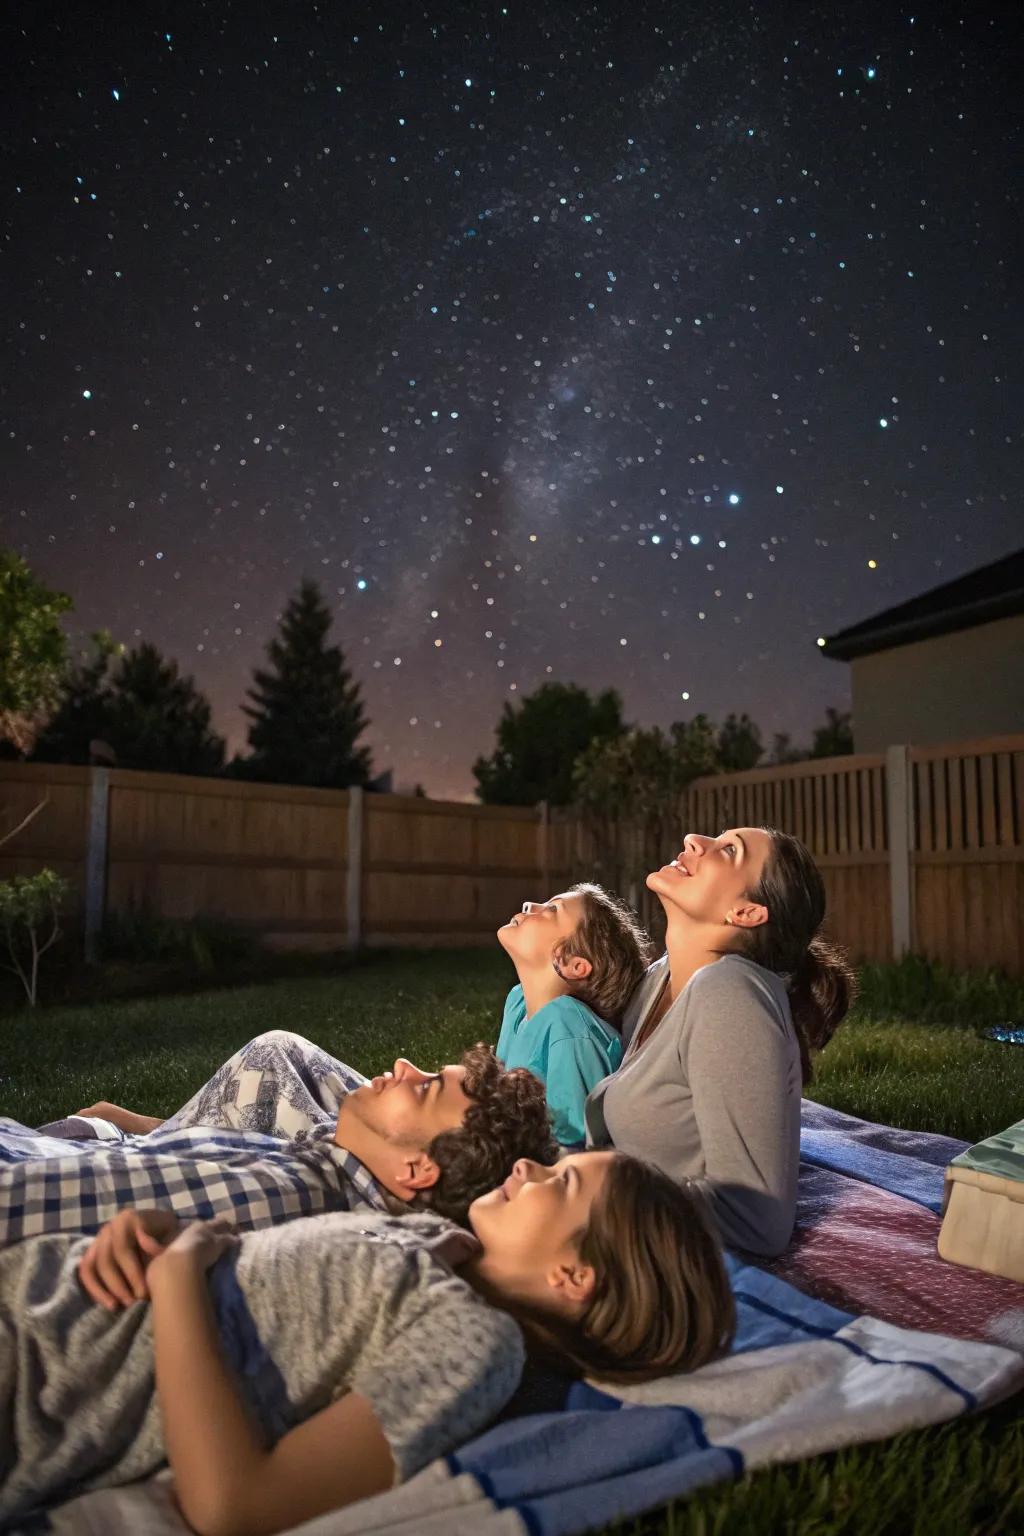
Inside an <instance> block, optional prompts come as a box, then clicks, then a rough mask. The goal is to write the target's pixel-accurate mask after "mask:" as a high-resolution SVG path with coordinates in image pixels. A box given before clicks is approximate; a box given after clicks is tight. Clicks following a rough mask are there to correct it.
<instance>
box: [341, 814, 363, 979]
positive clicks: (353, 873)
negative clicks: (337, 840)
mask: <svg viewBox="0 0 1024 1536" xmlns="http://www.w3.org/2000/svg"><path fill="white" fill-rule="evenodd" d="M363 795H364V791H363V790H362V789H360V788H359V786H358V785H353V786H352V787H351V789H350V790H349V792H348V871H347V874H346V877H345V911H346V913H347V916H348V947H349V949H358V948H359V947H360V945H361V944H362V942H363Z"/></svg>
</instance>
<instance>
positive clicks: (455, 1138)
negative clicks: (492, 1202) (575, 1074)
mask: <svg viewBox="0 0 1024 1536" xmlns="http://www.w3.org/2000/svg"><path fill="white" fill-rule="evenodd" d="M462 1065H463V1066H464V1067H465V1069H466V1076H465V1080H464V1082H463V1084H462V1086H463V1089H464V1091H465V1093H466V1095H467V1096H468V1098H469V1099H470V1105H469V1108H468V1109H467V1110H466V1114H465V1117H464V1119H463V1122H462V1124H461V1126H459V1127H458V1129H457V1130H454V1131H442V1132H441V1134H440V1135H439V1136H435V1137H434V1139H433V1141H432V1142H431V1143H430V1145H429V1146H428V1147H427V1154H428V1156H429V1157H431V1158H432V1159H433V1161H434V1162H435V1163H436V1164H437V1166H438V1167H439V1168H440V1170H441V1176H440V1178H439V1179H438V1181H437V1183H436V1184H434V1185H433V1186H432V1188H430V1189H424V1190H421V1191H420V1192H419V1193H418V1194H417V1196H416V1198H415V1200H414V1201H413V1204H414V1205H416V1206H419V1207H421V1208H423V1207H425V1208H426V1209H428V1210H431V1211H436V1212H437V1214H438V1215H439V1216H447V1217H449V1218H450V1219H451V1220H452V1221H457V1222H459V1223H460V1225H462V1226H466V1225H467V1222H468V1213H469V1207H470V1206H471V1205H472V1203H473V1201H474V1200H475V1199H476V1198H477V1196H478V1195H484V1194H486V1193H487V1191H488V1190H489V1189H495V1188H497V1186H498V1185H499V1184H500V1183H501V1182H502V1181H503V1180H504V1179H506V1178H507V1177H508V1175H509V1173H510V1172H511V1169H512V1165H513V1163H514V1162H515V1161H516V1159H517V1158H519V1157H529V1158H532V1159H533V1160H534V1162H538V1163H549V1164H550V1163H554V1162H556V1161H557V1159H558V1153H559V1147H558V1143H557V1142H556V1141H555V1139H554V1136H553V1135H552V1134H551V1116H550V1114H549V1113H548V1106H547V1099H546V1098H545V1094H544V1084H543V1083H542V1082H541V1080H540V1078H539V1077H534V1075H533V1073H532V1072H527V1070H526V1068H525V1067H515V1068H514V1069H513V1070H511V1071H509V1070H508V1069H507V1068H505V1067H503V1066H502V1064H501V1062H500V1061H499V1060H498V1058H497V1056H495V1054H494V1051H493V1050H492V1048H491V1047H490V1046H489V1045H483V1044H479V1045H474V1046H472V1047H471V1048H470V1049H469V1050H468V1051H465V1052H464V1053H463V1057H462Z"/></svg>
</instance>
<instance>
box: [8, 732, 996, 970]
mask: <svg viewBox="0 0 1024 1536" xmlns="http://www.w3.org/2000/svg"><path fill="white" fill-rule="evenodd" d="M44 797H45V798H46V799H47V804H46V807H45V809H44V810H43V812H42V813H41V814H40V815H39V816H38V817H36V819H35V820H34V821H33V822H32V823H31V825H30V826H28V827H27V828H26V829H25V830H24V831H23V832H22V833H20V834H19V835H18V837H17V838H15V839H13V840H12V841H10V842H9V843H7V844H6V846H5V847H3V848H0V878H4V877H6V876H9V875H11V874H16V873H26V874H28V873H32V872H34V871H35V870H38V869H39V868H40V867H41V866H42V865H44V864H45V865H49V866H50V867H51V868H54V869H56V870H57V871H58V872H59V873H61V874H63V875H65V876H66V877H67V878H68V879H69V880H70V882H71V884H72V888H73V890H74V893H75V902H76V905H77V908H78V914H79V916H80V918H81V920H82V925H83V928H84V931H85V935H86V939H87V943H89V944H92V943H94V942H95V939H96V936H97V934H98V932H99V929H100V927H101V925H102V923H103V920H104V917H105V915H106V914H107V913H111V912H117V911H123V910H124V909H126V908H129V907H131V906H133V905H134V906H140V907H145V908H148V909H149V910H151V911H152V912H153V913H155V914H157V915H159V916H164V917H170V918H182V919H187V918H191V917H195V916H199V915H203V916H213V917H219V918H223V919H225V920H227V921H229V922H231V923H234V924H238V925H239V926H242V927H245V928H248V929H251V930H252V931H254V932H257V933H259V934H260V935H262V936H263V937H264V938H265V939H267V940H268V941H269V942H272V943H275V944H278V945H292V946H295V947H303V948H310V947H323V948H338V947H355V946H357V945H360V944H368V945H374V944H378V945H379V944H395V945H398V944H410V943H413V944H415V943H428V944H473V943H488V942H491V940H492V939H493V935H494V930H495V928H497V927H498V925H499V924H500V923H501V922H503V921H505V919H506V918H507V917H508V916H509V914H510V913H511V912H513V911H515V910H516V909H517V908H518V907H519V906H520V904H521V903H522V901H523V900H524V899H525V898H527V897H531V898H533V897H544V896H546V895H549V894H551V893H552V891H554V890H557V889H558V888H559V887H564V886H565V885H566V884H568V883H569V882H570V881H571V880H573V879H580V878H596V879H599V880H602V881H603V882H604V883H605V884H607V885H608V886H610V887H611V888H612V889H614V890H618V891H619V892H620V893H621V894H622V895H624V896H625V897H626V898H627V899H628V900H629V901H630V902H631V903H632V904H633V905H634V906H636V907H637V908H638V909H639V911H640V913H641V917H642V918H643V920H644V922H645V924H646V925H647V926H648V927H649V928H650V930H651V931H652V932H653V933H654V935H655V937H656V938H657V937H659V936H660V934H661V932H662V931H663V928H662V925H661V912H660V908H659V906H658V903H657V901H656V900H655V899H654V898H653V897H652V896H651V894H650V892H648V891H647V890H646V888H645V886H644V876H645V875H646V873H647V872H648V871H649V870H650V869H652V868H654V867H656V866H657V865H659V864H661V863H664V862H665V861H666V860H667V859H669V858H671V857H673V855H674V854H675V853H676V852H677V851H678V849H679V846H680V841H681V838H682V835H683V832H684V831H685V830H687V829H688V828H689V829H692V830H695V831H702V832H711V833H716V832H719V831H721V829H722V828H723V827H727V826H748V825H763V824H767V825H770V826H776V827H780V828H782V830H784V831H787V832H792V833H794V834H795V835H796V836H797V837H799V838H801V839H802V841H804V842H805V843H806V844H807V846H808V847H809V848H810V850H811V852H812V853H813V854H814V857H815V859H816V860H817V862H818V864H819V865H820V867H821V869H822V873H823V875H824V878H825V884H826V889H827V893H828V906H829V912H828V919H827V925H828V927H829V929H830V931H831V932H832V933H834V934H835V936H836V937H837V938H839V939H841V940H842V941H843V942H844V943H846V944H847V945H848V946H849V947H850V949H851V951H852V952H853V955H854V957H855V958H856V959H858V960H880V961H884V960H890V959H892V958H893V957H894V956H897V955H899V954H902V953H904V952H906V951H908V950H910V951H915V952H917V953H920V954H924V955H927V956H931V957H933V958H935V959H939V960H943V961H945V962H947V963H948V964H950V965H953V966H957V967H970V966H990V965H992V966H999V967H1001V968H1003V969H1005V970H1008V971H1010V972H1012V973H1015V974H1017V975H1021V974H1024V932H1022V921H1021V913H1022V911H1024V735H1019V736H1004V737H997V738H990V739H988V740H985V741H971V742H955V743H951V744H949V745H946V746H939V747H922V748H918V747H909V748H908V747H903V746H896V747H890V749H889V751H888V752H887V753H885V754H884V755H881V754H877V755H863V756H854V757H840V758H828V759H822V760H820V761H815V762H807V763H795V764H792V765H791V766H789V767H777V768H756V769H753V770H751V771H750V772H748V773H734V774H726V775H721V776H718V777H714V778H705V779H698V780H696V781H695V782H694V783H693V784H692V785H691V786H690V788H689V790H688V792H687V793H686V795H685V796H684V797H683V802H682V805H681V806H680V807H679V808H678V810H679V814H678V816H673V815H672V814H671V808H668V814H667V815H666V817H665V819H664V820H663V821H662V822H661V824H660V825H658V826H656V827H652V826H646V827H639V826H637V825H635V824H633V823H631V822H629V821H628V820H622V821H619V822H616V823H612V824H610V825H607V826H603V827H600V828H595V827H594V826H592V825H587V824H585V823H584V822H583V821H581V820H580V819H579V818H577V817H575V816H574V815H572V814H569V813H554V814H552V815H550V816H549V815H548V814H547V811H546V809H545V808H543V807H542V808H540V809H538V810H524V809H518V808H515V807H504V806H479V805H462V804H453V803H449V802H445V801H437V800H424V799H420V798H414V797H407V796H402V795H373V794H367V793H364V792H363V791H361V790H351V791H336V790H320V789H299V788H291V787H288V786H282V785H272V784H244V783H240V782H238V781H235V780H231V779H193V778H185V777H181V776H178V775H170V774H155V773H132V772H128V771H125V770H120V769H111V770H108V769H104V768H64V767H51V766H49V765H44V764H39V765H37V764H10V763H4V764H0V836H2V835H3V833H4V831H5V830H6V829H8V828H10V827H12V826H14V825H15V824H16V823H17V822H18V821H19V820H20V819H21V818H22V817H23V816H24V815H25V814H26V813H27V812H28V811H30V810H31V808H32V807H33V806H34V805H36V804H37V803H38V802H39V801H40V800H41V799H43V798H44Z"/></svg>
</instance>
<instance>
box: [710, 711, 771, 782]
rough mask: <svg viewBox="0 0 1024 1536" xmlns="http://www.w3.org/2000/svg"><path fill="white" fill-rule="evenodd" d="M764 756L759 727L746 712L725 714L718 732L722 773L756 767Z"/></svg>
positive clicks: (739, 771)
mask: <svg viewBox="0 0 1024 1536" xmlns="http://www.w3.org/2000/svg"><path fill="white" fill-rule="evenodd" d="M763 756H764V747H763V746H762V745H761V731H760V728H759V727H758V726H757V725H756V724H755V723H754V721H753V720H751V718H750V716H749V715H747V714H743V715H738V716H737V715H727V716H726V717H725V724H724V725H723V726H722V728H721V730H720V731H719V733H718V762H719V767H720V769H721V771H722V773H742V772H743V771H744V770H745V769H747V768H756V767H757V765H758V762H759V761H760V759H761V758H762V757H763Z"/></svg>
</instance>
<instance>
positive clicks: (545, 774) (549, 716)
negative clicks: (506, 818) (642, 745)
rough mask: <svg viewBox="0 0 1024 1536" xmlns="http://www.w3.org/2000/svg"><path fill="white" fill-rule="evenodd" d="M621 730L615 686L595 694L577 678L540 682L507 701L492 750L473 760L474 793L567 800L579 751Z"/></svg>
mask: <svg viewBox="0 0 1024 1536" xmlns="http://www.w3.org/2000/svg"><path fill="white" fill-rule="evenodd" d="M624 731H625V725H624V724H623V720H622V700H621V699H620V697H619V695H618V694H617V693H616V692H615V691H614V689H611V688H609V689H607V690H606V691H605V692H604V693H601V694H598V696H597V697H596V698H593V697H592V696H591V695H590V693H589V692H588V691H587V689H586V688H579V687H577V686H576V684H575V683H542V684H541V686H540V687H539V688H538V689H537V691H536V692H535V693H531V694H527V695H526V696H525V697H524V698H522V699H521V700H520V701H519V702H518V703H517V704H515V705H513V704H506V705H505V707H504V710H503V711H502V716H501V719H500V720H499V722H498V726H497V731H496V735H497V739H498V744H497V746H496V748H495V750H494V751H493V752H492V753H491V755H490V757H478V758H477V760H476V762H475V763H474V764H473V775H474V777H475V778H476V781H477V794H478V795H479V796H480V799H481V800H482V801H483V803H484V804H485V805H537V804H539V802H540V801H541V800H546V801H547V802H548V804H549V805H568V803H569V801H570V800H571V799H572V795H573V777H572V774H573V764H574V763H575V761H576V759H577V758H578V757H579V755H580V753H581V752H584V751H586V749H587V748H588V747H589V746H590V745H591V743H592V742H607V741H613V740H615V739H616V738H617V737H619V736H621V735H622V734H623V732H624Z"/></svg>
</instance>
